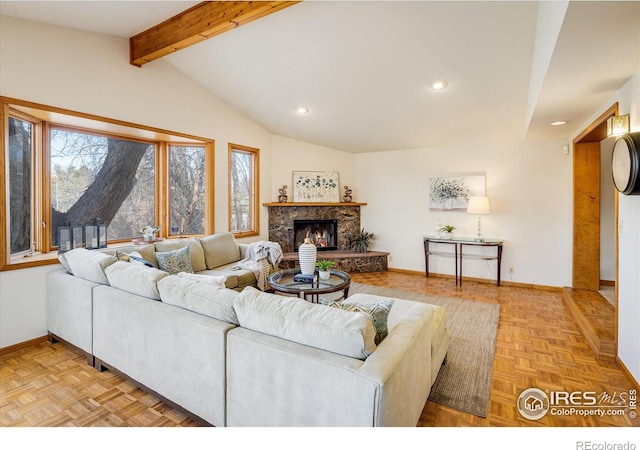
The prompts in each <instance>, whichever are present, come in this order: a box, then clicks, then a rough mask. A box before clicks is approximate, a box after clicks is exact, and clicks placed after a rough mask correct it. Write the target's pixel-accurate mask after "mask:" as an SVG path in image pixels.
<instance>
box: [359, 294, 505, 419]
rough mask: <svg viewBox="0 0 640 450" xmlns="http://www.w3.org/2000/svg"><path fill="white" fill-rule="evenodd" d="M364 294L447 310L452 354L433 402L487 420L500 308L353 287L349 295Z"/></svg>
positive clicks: (433, 390)
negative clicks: (400, 299)
mask: <svg viewBox="0 0 640 450" xmlns="http://www.w3.org/2000/svg"><path fill="white" fill-rule="evenodd" d="M356 293H364V294H373V295H380V296H383V297H391V298H402V299H406V300H413V301H417V302H423V303H430V304H433V305H439V306H443V307H444V308H446V310H447V315H446V317H447V329H448V331H449V341H450V342H449V351H448V353H447V360H446V363H445V364H444V366H442V368H441V369H440V373H439V374H438V378H437V379H436V382H435V384H434V385H433V387H432V388H431V394H430V395H429V400H431V401H433V402H436V403H440V404H442V405H446V406H450V407H451V408H454V409H457V410H460V411H464V412H468V413H471V414H474V415H476V416H479V417H487V408H488V405H489V393H490V391H491V373H492V371H493V357H494V354H495V342H496V333H497V331H498V319H499V316H500V305H496V304H492V303H483V302H474V301H469V300H459V299H455V298H450V297H440V296H435V295H427V294H420V293H417V292H409V291H402V290H399V289H390V288H381V287H376V286H370V285H366V284H360V283H351V288H350V289H349V294H356Z"/></svg>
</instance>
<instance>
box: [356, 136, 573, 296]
mask: <svg viewBox="0 0 640 450" xmlns="http://www.w3.org/2000/svg"><path fill="white" fill-rule="evenodd" d="M564 145H566V142H565V141H554V142H542V143H530V144H524V143H512V144H505V143H500V144H481V143H478V144H473V145H456V146H448V147H438V148H429V149H415V150H402V151H391V152H379V153H367V154H359V155H357V167H358V177H357V185H358V188H359V189H360V190H361V191H362V192H363V193H366V198H365V199H364V200H365V201H368V202H369V205H368V206H366V207H364V208H362V222H363V226H364V227H365V228H367V231H370V232H373V233H375V234H376V235H377V240H376V243H375V247H374V248H375V249H376V250H380V251H389V252H391V258H390V261H389V266H390V267H392V268H399V269H407V270H417V271H423V270H424V268H425V261H424V249H423V242H422V237H423V236H424V235H428V234H434V231H435V228H436V225H437V223H438V220H439V221H440V222H441V224H443V225H444V224H452V225H454V226H456V227H457V229H456V231H455V233H454V234H455V235H458V236H469V237H473V236H475V234H476V225H477V222H476V218H475V216H470V215H468V214H466V213H464V212H446V213H445V212H431V211H429V206H428V203H429V187H428V186H429V177H432V176H437V175H442V174H452V173H465V172H485V173H486V192H487V196H488V197H489V200H490V202H491V208H492V214H491V215H488V216H483V217H482V230H483V235H484V236H485V237H488V238H490V237H493V238H501V239H504V241H505V244H504V253H503V268H502V279H503V280H512V281H518V282H523V283H535V284H541V285H551V286H568V285H570V283H571V157H570V156H568V155H564V154H563V153H562V147H563V146H564ZM487 250H488V249H487ZM493 251H494V252H495V250H493ZM464 266H465V269H464V274H465V275H468V276H473V277H481V278H490V279H492V278H493V279H495V276H496V275H495V274H496V266H495V262H490V263H489V264H487V263H486V262H485V261H482V262H481V261H473V260H469V261H467V260H465V262H464ZM509 267H513V269H514V273H513V275H509V273H508V269H509ZM430 270H431V271H433V272H437V273H446V274H453V273H454V266H453V261H452V260H451V259H445V258H439V257H432V258H431V260H430Z"/></svg>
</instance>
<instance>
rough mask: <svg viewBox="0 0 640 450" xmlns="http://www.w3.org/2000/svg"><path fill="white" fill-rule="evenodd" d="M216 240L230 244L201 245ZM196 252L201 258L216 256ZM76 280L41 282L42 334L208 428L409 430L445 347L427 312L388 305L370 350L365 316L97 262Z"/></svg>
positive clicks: (440, 313) (62, 276)
mask: <svg viewBox="0 0 640 450" xmlns="http://www.w3.org/2000/svg"><path fill="white" fill-rule="evenodd" d="M231 236H232V235H231ZM205 239H206V238H205ZM218 239H219V240H220V241H224V242H227V244H228V243H230V242H231V240H230V239H229V237H228V236H224V237H220V236H218V237H217V239H211V240H210V241H216V242H217V241H218ZM233 242H235V239H234V240H233ZM190 244H191V245H193V244H194V242H193V241H190ZM172 245H173V246H174V247H180V246H181V245H179V244H175V243H174V244H172ZM236 245H237V244H236ZM196 249H197V247H196ZM203 249H205V260H206V252H207V251H215V250H213V247H212V246H210V247H209V249H208V250H207V248H206V247H204V246H203ZM136 250H138V247H136ZM238 251H239V252H240V255H242V252H243V250H238ZM244 251H246V249H245V250H244ZM140 253H141V254H142V252H140ZM120 256H121V255H120ZM146 256H147V257H148V258H150V259H153V257H152V255H150V254H147V255H146ZM212 256H213V255H209V261H211V259H212V258H211V257H212ZM216 257H220V253H218V254H217V255H215V256H213V258H216ZM91 258H93V257H91ZM145 259H146V258H145ZM99 260H100V261H99ZM76 266H77V264H76ZM91 266H93V267H91ZM222 266H223V267H225V270H226V271H229V272H232V273H231V275H232V276H234V275H235V276H236V277H237V279H238V280H240V279H243V278H242V277H241V276H237V275H236V274H235V273H234V272H236V271H235V270H230V269H231V267H233V264H231V263H227V264H223V265H222ZM70 269H73V268H72V267H70ZM76 269H77V267H76ZM206 270H207V271H208V272H204V273H207V274H209V275H220V273H221V272H219V271H218V272H214V271H213V269H206ZM77 272H79V274H78V273H75V272H74V274H73V275H72V274H71V273H69V272H68V271H66V270H60V271H57V272H54V273H52V274H51V275H50V278H49V299H48V318H49V332H50V334H51V336H52V337H54V338H55V337H58V338H61V339H62V340H65V341H67V342H69V343H71V344H73V345H76V346H77V347H79V348H81V349H82V350H84V351H85V352H86V353H87V354H88V355H90V361H93V363H94V364H95V366H96V368H98V369H99V370H102V369H103V368H110V369H114V370H116V371H118V372H120V373H121V374H123V375H125V376H126V377H129V378H131V379H132V380H134V381H136V382H137V383H138V384H141V385H142V386H143V387H145V388H146V389H148V390H149V391H151V392H153V393H155V394H157V395H159V396H160V397H161V398H162V399H164V400H165V401H168V402H169V403H170V404H173V405H176V406H179V407H181V408H182V409H184V410H186V411H188V412H189V413H190V414H192V415H193V416H195V418H197V419H200V420H201V421H203V422H206V423H208V424H212V425H215V426H415V425H416V423H417V422H418V420H419V417H420V414H421V412H422V409H423V407H424V404H425V402H426V400H427V398H428V395H429V392H430V389H431V385H432V383H433V381H435V375H437V373H438V370H439V368H440V366H441V364H442V363H443V360H444V357H445V354H446V350H447V347H448V337H447V334H446V325H445V321H444V310H443V309H442V308H440V307H437V306H432V305H426V304H422V303H416V302H411V301H407V300H399V299H395V300H394V304H393V306H392V308H391V311H390V313H389V316H388V322H387V323H388V330H389V332H388V335H387V336H386V338H385V339H384V340H383V341H382V342H380V343H379V344H378V345H376V344H375V343H374V340H375V337H376V329H375V328H374V326H373V321H372V320H371V317H369V316H368V315H366V314H363V313H353V312H349V311H344V310H342V309H339V308H333V307H330V306H325V305H318V304H311V303H308V302H305V301H304V300H301V299H297V298H292V297H283V296H278V295H274V294H270V293H266V292H262V291H260V290H258V289H255V288H254V287H252V286H250V285H249V286H243V287H241V286H240V285H239V284H238V285H237V286H234V287H235V288H236V289H235V290H234V289H229V288H228V287H226V288H222V287H220V286H216V285H215V284H216V283H209V282H208V280H206V279H205V278H204V277H203V278H199V277H192V278H189V277H183V276H180V275H169V274H167V273H165V272H162V271H160V270H158V269H155V268H148V267H145V266H143V265H140V264H133V263H130V262H124V261H113V260H111V262H110V263H107V262H106V261H105V260H104V259H103V258H102V257H99V256H97V257H95V260H94V261H86V262H85V264H83V266H82V269H79V270H77ZM87 273H92V274H93V275H95V276H96V278H95V279H94V280H92V281H89V280H86V279H84V278H82V276H87ZM100 273H102V274H103V275H104V279H100V278H99V276H98V275H99V274H100ZM200 274H203V272H202V271H200ZM79 275H82V276H79ZM245 275H246V274H245ZM210 278H214V277H210ZM244 279H245V280H246V279H248V276H247V278H244ZM254 280H255V278H254ZM232 284H233V283H232ZM348 300H349V301H359V302H362V303H366V302H378V301H380V300H381V298H379V297H376V296H370V295H365V294H356V295H353V296H351V297H350V298H349V299H348ZM434 343H435V344H437V348H432V347H433V345H434Z"/></svg>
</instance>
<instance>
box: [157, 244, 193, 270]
mask: <svg viewBox="0 0 640 450" xmlns="http://www.w3.org/2000/svg"><path fill="white" fill-rule="evenodd" d="M156 258H158V268H159V269H160V270H164V271H165V272H169V274H171V275H175V274H177V273H180V272H187V273H193V267H192V266H191V249H190V248H189V247H182V248H181V249H179V250H174V251H172V252H157V253H156Z"/></svg>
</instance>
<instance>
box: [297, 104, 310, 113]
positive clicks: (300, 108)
mask: <svg viewBox="0 0 640 450" xmlns="http://www.w3.org/2000/svg"><path fill="white" fill-rule="evenodd" d="M296 112H297V113H298V114H309V108H305V107H304V106H298V108H297V109H296Z"/></svg>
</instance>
